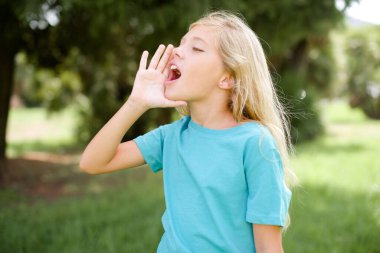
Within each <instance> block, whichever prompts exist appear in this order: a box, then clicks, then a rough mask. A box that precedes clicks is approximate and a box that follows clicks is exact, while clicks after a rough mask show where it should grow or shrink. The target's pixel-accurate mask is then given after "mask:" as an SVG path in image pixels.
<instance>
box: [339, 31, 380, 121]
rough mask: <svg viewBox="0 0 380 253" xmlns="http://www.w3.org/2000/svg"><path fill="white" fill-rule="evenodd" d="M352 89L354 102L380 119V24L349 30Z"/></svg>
mask: <svg viewBox="0 0 380 253" xmlns="http://www.w3.org/2000/svg"><path fill="white" fill-rule="evenodd" d="M345 49H346V52H347V56H348V61H347V73H348V80H347V82H348V92H349V96H350V105H351V106H352V107H358V108H360V109H361V110H362V111H363V112H364V113H365V115H366V116H367V117H369V118H373V119H380V35H379V27H378V26H369V27H366V28H362V29H360V30H357V29H354V30H351V31H349V32H348V35H347V38H346V45H345Z"/></svg>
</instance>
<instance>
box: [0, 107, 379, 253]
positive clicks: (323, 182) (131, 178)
mask: <svg viewBox="0 0 380 253" xmlns="http://www.w3.org/2000/svg"><path fill="white" fill-rule="evenodd" d="M322 111H323V119H324V121H325V122H326V124H327V133H326V135H325V136H322V137H320V138H318V139H317V140H315V141H313V142H311V143H305V144H302V145H299V146H298V147H297V152H296V156H295V157H294V158H293V159H292V164H293V167H294V170H295V171H296V173H297V175H298V177H299V186H298V187H297V188H295V189H294V190H293V198H292V204H291V210H290V214H291V217H292V224H291V226H290V227H289V229H288V231H287V232H286V233H285V235H284V240H283V241H284V248H285V252H292V253H293V252H294V253H298V252H301V253H302V252H308V253H317V252H318V253H319V252H321V253H322V252H323V253H326V252H329V253H330V252H334V253H346V252H350V253H351V252H352V253H356V252H357V253H359V252H365V253H376V252H377V253H379V252H380V240H379V235H380V159H379V154H380V143H379V141H378V140H380V122H377V121H373V120H367V119H365V117H364V116H363V115H362V114H361V113H360V111H357V110H350V109H349V108H348V107H347V106H346V105H345V104H344V103H342V102H334V103H332V104H323V105H322ZM37 115H38V113H37ZM24 117H29V116H28V112H27V111H26V112H25V115H24ZM30 117H31V116H30ZM33 117H39V116H33ZM67 124H69V123H67ZM62 125H64V124H63V123H62ZM66 126H67V125H66ZM57 131H63V130H59V129H57ZM65 131H66V130H65ZM58 136H59V135H58ZM52 138H53V137H52ZM64 139H65V138H62V139H60V137H57V138H56V140H57V143H59V142H60V141H59V140H64ZM30 143H33V141H32V140H30ZM42 143H45V144H44V145H45V148H46V149H49V147H53V150H54V147H55V146H54V145H53V146H52V145H51V143H50V144H49V142H48V143H47V144H46V142H45V141H42ZM11 145H12V141H11ZM30 148H33V147H30ZM28 150H29V148H26V149H25V150H24V151H23V152H24V153H25V152H27V151H28ZM15 153H16V152H15ZM31 169H32V168H31ZM49 173H50V174H48V175H49V177H47V176H46V175H44V176H43V177H41V179H40V180H41V182H39V181H37V182H39V183H40V184H41V185H48V184H50V183H51V184H59V183H60V184H63V186H62V189H63V190H62V192H63V193H64V194H62V195H60V197H58V198H53V199H47V198H45V197H44V196H40V195H38V194H34V195H33V194H28V192H25V189H26V191H27V189H29V188H27V187H26V188H25V187H24V188H23V187H22V186H20V185H18V186H15V185H12V186H11V187H8V188H6V189H2V190H1V191H0V202H1V206H0V242H1V243H0V252H4V253H8V252H12V253H14V252H16V253H17V252H155V249H156V247H157V244H158V242H159V240H160V237H161V234H162V232H163V230H162V227H161V220H160V219H161V214H162V212H163V211H164V208H165V204H164V197H163V187H162V175H161V173H159V174H153V173H152V172H151V171H150V170H149V168H147V167H145V166H143V167H140V168H135V169H131V170H126V171H120V172H116V173H112V174H106V175H98V176H89V175H84V174H82V173H79V172H78V169H77V167H76V165H75V164H71V165H68V166H67V167H65V168H54V169H51V170H49ZM20 189H24V191H20Z"/></svg>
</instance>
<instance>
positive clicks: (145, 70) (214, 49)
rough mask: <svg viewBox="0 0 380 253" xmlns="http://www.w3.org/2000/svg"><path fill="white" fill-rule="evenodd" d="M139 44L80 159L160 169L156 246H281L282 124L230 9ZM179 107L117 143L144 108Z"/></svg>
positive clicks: (199, 249) (261, 62)
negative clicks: (120, 98) (123, 87)
mask: <svg viewBox="0 0 380 253" xmlns="http://www.w3.org/2000/svg"><path fill="white" fill-rule="evenodd" d="M147 58H148V52H147V51H144V52H143V54H142V57H141V61H140V67H139V70H138V72H137V74H136V78H135V82H134V86H133V90H132V92H131V94H130V96H129V98H128V100H127V101H126V102H125V104H124V105H123V106H122V107H121V108H120V110H119V111H118V112H117V113H116V114H115V115H114V116H113V117H112V118H111V119H110V120H109V122H108V123H107V124H106V125H105V126H104V127H103V128H102V129H101V130H100V131H99V133H98V134H97V135H96V136H95V137H94V138H93V140H92V141H91V142H90V143H89V144H88V146H87V148H86V149H85V151H84V153H83V156H82V158H81V161H80V168H81V169H82V170H83V171H85V172H87V173H91V174H99V173H107V172H111V171H115V170H119V169H125V168H132V167H136V166H140V165H143V164H145V163H147V164H148V165H149V166H150V168H151V169H152V170H153V171H154V172H155V173H156V172H158V171H160V170H162V171H163V180H164V193H165V202H166V210H165V212H164V214H163V216H162V224H163V227H164V230H165V233H164V234H163V236H162V238H161V241H160V243H159V246H158V250H157V252H162V253H168V252H196V253H203V252H204V253H213V252H215V253H221V252H271V253H273V252H283V249H282V241H281V232H282V227H284V226H286V220H287V219H286V217H287V212H288V206H289V202H290V198H291V192H290V190H289V188H288V186H289V183H290V181H289V179H290V175H291V173H290V171H289V170H288V150H289V145H290V142H289V132H288V126H287V123H286V120H285V117H284V113H283V110H282V107H281V105H280V103H279V101H278V99H277V97H276V94H275V91H274V87H273V84H272V81H271V77H270V74H269V71H268V67H267V64H266V59H265V55H264V52H263V49H262V47H261V45H260V42H259V40H258V38H257V37H256V35H255V34H254V32H253V31H252V30H251V29H250V28H249V27H248V25H247V24H246V23H245V22H244V21H243V20H242V19H241V18H239V17H238V16H236V15H234V14H231V13H228V12H224V11H217V12H212V13H209V14H208V15H206V16H204V17H203V18H201V19H199V20H198V21H196V22H195V23H193V24H192V25H191V26H190V28H189V31H188V33H187V34H186V35H185V36H184V37H183V38H182V40H181V43H180V45H179V46H178V47H176V48H173V46H172V45H168V46H167V47H166V49H165V46H163V45H160V46H159V47H158V49H157V51H156V52H155V54H154V55H153V57H152V59H151V61H150V63H149V65H148V66H147ZM155 107H177V109H178V111H179V112H180V113H181V114H183V115H184V117H182V118H181V119H180V120H178V121H176V122H173V123H171V124H167V125H163V126H160V127H158V128H157V129H155V130H153V131H150V132H149V133H146V134H145V135H142V136H139V137H137V138H136V139H134V140H132V141H127V142H124V143H121V144H120V141H121V139H122V137H123V135H124V134H125V132H126V131H128V129H129V128H130V127H131V126H132V125H133V123H134V122H135V121H136V120H137V119H138V118H139V117H140V116H141V115H142V114H143V113H144V112H145V111H147V110H148V109H150V108H155Z"/></svg>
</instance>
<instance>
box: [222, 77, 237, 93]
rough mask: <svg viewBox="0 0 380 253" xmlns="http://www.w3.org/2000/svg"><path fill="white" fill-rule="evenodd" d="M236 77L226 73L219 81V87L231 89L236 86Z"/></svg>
mask: <svg viewBox="0 0 380 253" xmlns="http://www.w3.org/2000/svg"><path fill="white" fill-rule="evenodd" d="M234 84H235V79H234V78H233V77H232V76H231V75H224V76H223V77H222V78H221V80H220V81H219V84H218V86H219V88H221V89H225V90H230V89H232V88H233V87H234Z"/></svg>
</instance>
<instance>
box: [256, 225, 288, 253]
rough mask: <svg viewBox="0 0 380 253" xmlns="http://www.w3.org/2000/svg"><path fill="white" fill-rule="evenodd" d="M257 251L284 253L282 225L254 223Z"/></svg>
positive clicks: (262, 252) (258, 252)
mask: <svg viewBox="0 0 380 253" xmlns="http://www.w3.org/2000/svg"><path fill="white" fill-rule="evenodd" d="M253 234H254V240H255V247H256V252H257V253H283V252H284V251H283V249H282V234H281V227H278V226H270V225H261V224H253Z"/></svg>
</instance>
